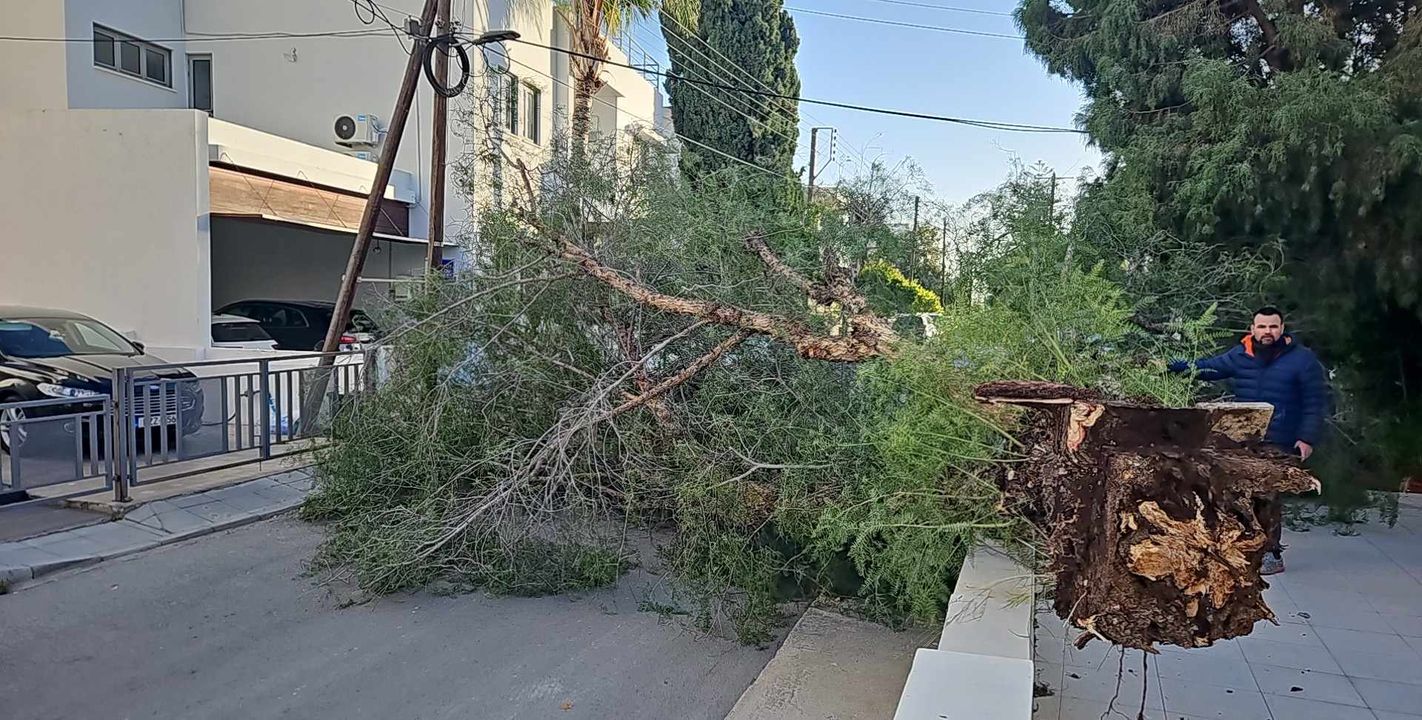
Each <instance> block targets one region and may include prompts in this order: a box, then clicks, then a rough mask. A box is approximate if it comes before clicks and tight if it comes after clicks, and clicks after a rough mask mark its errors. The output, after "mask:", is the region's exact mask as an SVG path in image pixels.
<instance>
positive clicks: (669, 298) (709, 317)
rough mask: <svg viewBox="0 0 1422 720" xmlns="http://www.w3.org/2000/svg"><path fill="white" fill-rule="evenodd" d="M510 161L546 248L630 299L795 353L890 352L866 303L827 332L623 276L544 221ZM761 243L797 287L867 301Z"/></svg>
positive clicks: (848, 358) (884, 328)
mask: <svg viewBox="0 0 1422 720" xmlns="http://www.w3.org/2000/svg"><path fill="white" fill-rule="evenodd" d="M515 164H516V166H517V167H518V169H519V173H520V175H521V177H522V179H523V186H524V192H525V194H526V195H527V199H528V204H527V205H526V206H524V207H522V208H520V209H519V211H518V212H519V216H520V217H521V218H522V219H523V221H524V222H525V223H527V224H528V225H529V226H530V227H532V228H533V229H534V230H535V231H536V232H537V233H538V234H539V235H541V236H542V238H543V240H544V241H545V242H546V243H547V245H546V248H547V250H548V251H549V252H550V253H552V254H553V255H556V256H557V257H559V258H562V259H563V260H566V261H568V262H570V263H572V264H573V265H575V266H577V268H578V269H579V271H581V273H582V274H583V275H585V276H587V277H588V278H590V279H593V280H596V281H598V282H600V283H602V284H603V285H606V286H607V287H608V288H611V289H612V290H614V291H616V292H617V293H619V294H621V295H623V296H624V297H626V298H628V299H630V300H632V301H633V302H636V303H638V304H639V305H642V306H643V307H646V308H651V309H653V310H658V311H660V312H665V313H669V314H672V315H684V316H686V317H693V318H696V319H698V320H702V321H705V322H709V323H714V324H716V325H721V326H724V327H727V328H731V329H733V330H739V331H742V332H745V333H746V334H748V335H764V336H766V337H770V338H772V339H774V340H777V341H779V342H782V343H785V344H786V345H789V346H790V347H791V348H793V349H794V350H795V352H796V353H797V354H799V355H800V357H803V358H807V359H810V360H828V361H830V362H864V361H865V360H872V359H874V358H879V357H888V356H891V355H893V354H894V344H895V342H896V341H897V340H898V337H897V336H896V335H895V333H894V331H893V327H892V325H891V324H890V322H889V321H888V320H887V319H885V318H881V317H878V316H877V315H875V314H873V313H872V312H870V311H868V310H867V309H866V310H865V311H864V312H861V313H858V314H856V315H855V316H853V317H852V319H851V322H850V324H849V325H850V329H849V332H848V333H845V334H844V335H840V336H827V335H821V334H819V333H817V332H815V331H814V330H813V329H812V328H811V327H810V326H808V325H806V324H805V323H803V322H800V321H799V320H795V319H793V318H789V317H785V316H783V315H776V314H773V313H767V312H761V311H758V310H749V309H746V308H741V307H737V306H735V305H726V304H723V303H718V302H714V301H711V300H700V299H696V298H685V297H680V296H677V295H671V294H668V293H664V292H661V291H659V290H657V289H655V288H652V287H649V286H647V285H645V284H643V283H641V282H639V281H637V280H634V279H633V278H629V277H627V276H626V275H624V274H622V273H621V272H619V271H618V270H616V269H614V268H611V267H608V266H606V265H604V264H602V263H601V262H599V261H598V259H597V258H596V257H594V256H593V254H592V253H590V252H588V251H587V250H585V249H583V248H582V247H581V246H580V245H578V244H577V243H575V242H573V241H572V240H569V239H568V238H567V237H566V236H564V235H563V234H561V233H559V232H557V231H555V230H553V229H551V228H549V227H547V226H545V225H544V224H543V222H542V220H540V219H539V217H538V215H537V213H536V212H535V211H534V210H533V208H534V207H535V205H534V203H535V202H536V195H535V194H534V191H533V177H532V174H531V173H530V172H529V169H528V165H527V164H525V163H524V162H523V161H522V160H519V161H516V163H515ZM747 242H748V243H750V244H754V241H750V240H748V241H747ZM760 245H761V246H762V249H763V254H761V253H762V250H755V252H757V254H760V256H761V259H762V261H764V262H766V264H767V266H769V267H771V268H772V269H773V270H775V271H776V272H779V273H781V274H785V273H787V272H788V273H790V274H791V275H792V276H794V277H795V278H798V280H796V282H797V283H798V284H800V285H801V289H802V290H803V289H804V288H805V287H819V286H822V287H824V288H828V290H827V291H826V292H827V293H829V294H828V295H826V297H828V298H829V299H830V300H832V301H834V302H840V303H842V304H843V305H844V306H845V307H864V306H866V305H867V302H866V301H864V299H863V297H862V296H860V295H859V294H858V291H857V290H855V289H854V285H853V282H852V281H850V280H848V278H847V277H837V276H836V277H832V278H830V279H828V280H826V281H824V282H823V283H820V284H815V283H811V282H810V281H809V280H807V279H805V278H803V277H800V276H799V274H798V273H796V272H795V271H794V270H793V269H792V268H790V267H789V266H787V265H785V264H784V262H783V261H782V260H780V258H778V257H775V255H774V253H772V252H771V251H770V249H769V248H768V247H764V241H763V240H762V241H760ZM816 292H818V291H816Z"/></svg>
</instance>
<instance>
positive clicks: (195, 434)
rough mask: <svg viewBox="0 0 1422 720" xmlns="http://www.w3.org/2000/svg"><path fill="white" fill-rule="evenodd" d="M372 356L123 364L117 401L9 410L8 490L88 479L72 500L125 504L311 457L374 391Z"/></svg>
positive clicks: (1, 422) (5, 419)
mask: <svg viewBox="0 0 1422 720" xmlns="http://www.w3.org/2000/svg"><path fill="white" fill-rule="evenodd" d="M373 352H374V351H373V350H365V351H356V352H345V353H338V354H336V356H335V357H334V358H333V364H332V365H330V366H328V367H327V368H320V367H318V365H317V363H318V361H319V360H320V358H322V357H324V356H323V355H321V354H319V353H313V354H306V355H290V356H263V357H255V358H242V359H235V360H207V361H198V362H188V363H167V364H161V365H145V366H135V367H125V368H119V369H117V370H115V371H113V373H112V375H111V377H110V388H111V389H112V392H111V394H110V395H96V396H90V397H84V398H75V399H54V400H38V401H33V402H23V403H3V404H0V438H4V439H5V442H4V445H3V447H0V451H3V455H0V461H3V462H0V465H3V470H0V491H4V490H22V491H32V490H37V489H39V488H45V487H49V486H61V489H62V487H63V486H64V485H65V484H66V483H74V482H76V481H85V480H89V481H91V482H89V483H87V484H84V485H83V487H82V488H79V489H76V490H75V491H74V493H72V494H85V493H94V492H98V491H99V490H100V489H104V490H112V491H113V493H114V497H115V499H117V500H127V499H128V492H129V489H130V488H131V487H134V486H137V485H143V484H147V483H152V482H161V481H164V480H171V479H174V478H177V477H186V476H189V475H193V474H197V473H201V472H210V471H212V470H217V469H223V468H229V467H234V466H239V465H244V464H248V463H254V462H260V461H263V460H269V459H271V458H273V457H275V456H277V455H279V454H284V453H287V452H293V451H301V450H306V449H310V448H311V447H314V446H315V445H316V444H317V443H318V442H319V439H320V438H321V437H323V435H324V433H325V431H326V429H327V428H328V426H329V421H330V418H331V417H332V416H333V414H334V413H336V412H338V411H339V410H340V408H341V406H342V405H343V404H345V403H348V402H351V401H352V400H353V399H354V397H355V396H357V395H359V394H360V393H361V392H363V391H365V390H366V389H368V388H370V387H373V384H374V380H375V373H374V372H372V371H371V369H372V368H373V367H374V366H373V363H370V362H367V359H368V358H370V357H372V356H373V355H372V353H373ZM11 438H13V439H11ZM110 438H112V439H113V442H112V443H110V442H109V439H110ZM110 448H113V449H114V451H111V450H110ZM95 480H98V481H102V486H101V487H100V486H99V485H97V484H95V482H93V481H95ZM56 496H61V497H62V496H63V495H56V494H55V493H52V492H46V493H42V494H41V497H47V498H52V497H56Z"/></svg>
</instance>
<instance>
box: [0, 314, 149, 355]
mask: <svg viewBox="0 0 1422 720" xmlns="http://www.w3.org/2000/svg"><path fill="white" fill-rule="evenodd" d="M138 354H140V352H139V350H138V348H136V347H134V346H133V343H131V342H129V341H127V340H125V339H124V338H123V336H122V335H119V334H118V333H116V332H114V331H113V330H111V329H109V328H108V326H106V325H104V324H103V323H101V322H98V321H97V320H89V319H87V318H10V319H8V320H0V355H8V356H10V357H20V358H52V357H64V356H67V355H138Z"/></svg>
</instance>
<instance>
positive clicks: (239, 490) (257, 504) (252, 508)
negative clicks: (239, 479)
mask: <svg viewBox="0 0 1422 720" xmlns="http://www.w3.org/2000/svg"><path fill="white" fill-rule="evenodd" d="M218 500H219V501H220V502H221V503H222V504H223V505H225V506H227V507H229V508H232V509H235V510H239V511H241V512H246V513H254V514H255V513H263V512H270V511H272V510H274V509H277V508H278V507H279V506H280V503H275V502H273V501H272V500H271V499H270V498H266V497H262V496H261V495H258V494H257V493H255V492H253V491H251V490H249V489H247V488H245V487H243V486H241V485H238V486H236V487H231V488H227V489H226V490H224V491H222V494H221V495H220V497H219V498H218Z"/></svg>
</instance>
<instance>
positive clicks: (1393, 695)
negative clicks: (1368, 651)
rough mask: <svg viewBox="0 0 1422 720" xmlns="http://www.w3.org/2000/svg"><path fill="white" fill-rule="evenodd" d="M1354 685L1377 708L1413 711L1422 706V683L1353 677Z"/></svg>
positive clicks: (1369, 703)
mask: <svg viewBox="0 0 1422 720" xmlns="http://www.w3.org/2000/svg"><path fill="white" fill-rule="evenodd" d="M1353 686H1354V687H1356V688H1357V689H1358V693H1359V694H1360V695H1362V696H1363V700H1365V701H1367V703H1368V707H1370V708H1373V709H1375V710H1387V711H1389V712H1413V711H1416V710H1418V709H1419V708H1422V685H1409V684H1406V683H1397V682H1388V681H1386V680H1368V679H1366V678H1353Z"/></svg>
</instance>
